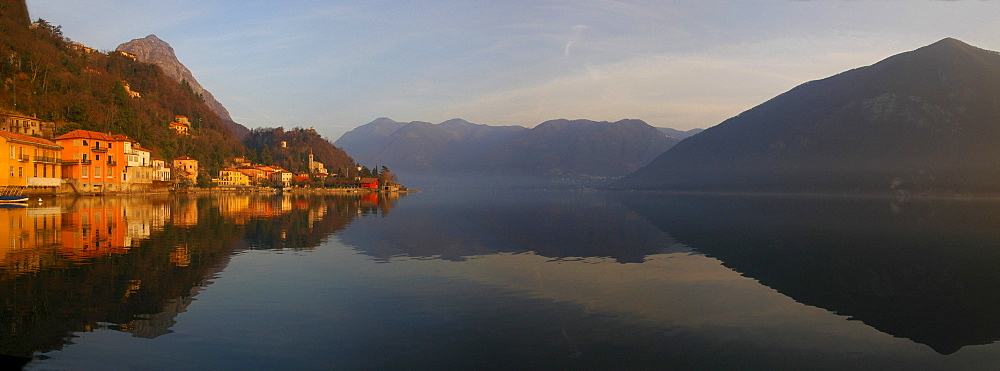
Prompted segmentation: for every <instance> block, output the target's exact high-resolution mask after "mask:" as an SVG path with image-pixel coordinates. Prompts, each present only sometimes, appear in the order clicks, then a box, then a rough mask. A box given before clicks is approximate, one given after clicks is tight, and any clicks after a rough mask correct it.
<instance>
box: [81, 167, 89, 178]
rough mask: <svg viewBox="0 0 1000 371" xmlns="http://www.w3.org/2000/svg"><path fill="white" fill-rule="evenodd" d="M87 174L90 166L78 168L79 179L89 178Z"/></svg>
mask: <svg viewBox="0 0 1000 371" xmlns="http://www.w3.org/2000/svg"><path fill="white" fill-rule="evenodd" d="M88 172H90V166H82V167H80V177H82V178H86V177H88V176H89V175H87V173H88Z"/></svg>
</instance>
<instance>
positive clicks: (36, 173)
mask: <svg viewBox="0 0 1000 371" xmlns="http://www.w3.org/2000/svg"><path fill="white" fill-rule="evenodd" d="M31 176H33V177H35V178H37V177H38V164H35V170H34V172H33V173H32V174H31Z"/></svg>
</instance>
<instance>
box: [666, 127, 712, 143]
mask: <svg viewBox="0 0 1000 371" xmlns="http://www.w3.org/2000/svg"><path fill="white" fill-rule="evenodd" d="M656 129H657V130H659V131H660V132H661V133H663V134H666V135H667V136H670V137H674V138H677V139H681V140H683V139H686V138H687V137H690V136H692V135H695V134H698V133H700V132H703V131H705V129H690V130H677V129H672V128H659V127H658V128H656Z"/></svg>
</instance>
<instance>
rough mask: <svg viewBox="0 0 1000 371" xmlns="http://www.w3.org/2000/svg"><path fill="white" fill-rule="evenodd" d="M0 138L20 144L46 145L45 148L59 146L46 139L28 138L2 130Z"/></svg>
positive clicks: (27, 136) (28, 136)
mask: <svg viewBox="0 0 1000 371" xmlns="http://www.w3.org/2000/svg"><path fill="white" fill-rule="evenodd" d="M0 137H4V138H7V139H9V140H19V141H22V142H31V143H36V144H41V145H46V146H55V147H59V145H58V144H56V142H53V141H51V140H48V139H43V138H38V137H33V136H30V135H24V134H17V133H11V132H7V131H2V130H0ZM60 148H61V147H60Z"/></svg>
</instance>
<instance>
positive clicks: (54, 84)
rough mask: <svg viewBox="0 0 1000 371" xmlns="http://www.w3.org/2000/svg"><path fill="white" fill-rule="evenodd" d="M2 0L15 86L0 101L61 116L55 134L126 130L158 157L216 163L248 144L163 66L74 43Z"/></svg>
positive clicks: (6, 76) (7, 69)
mask: <svg viewBox="0 0 1000 371" xmlns="http://www.w3.org/2000/svg"><path fill="white" fill-rule="evenodd" d="M3 4H4V7H3V12H0V54H2V55H4V56H5V57H4V58H3V59H0V81H4V82H5V84H6V85H5V89H6V91H7V92H8V93H6V94H0V109H2V110H5V111H13V112H18V113H22V114H27V115H37V117H38V118H39V119H41V120H43V121H49V122H55V123H56V133H55V134H56V135H59V134H62V133H66V132H69V131H72V130H75V129H86V130H93V131H99V132H110V133H116V134H124V135H127V136H129V137H130V138H132V139H135V140H137V141H139V142H140V143H142V145H143V147H147V148H149V149H151V150H153V153H154V155H156V156H158V157H164V158H173V157H178V156H182V155H187V156H191V157H194V158H196V159H198V160H199V161H201V162H202V164H203V166H204V168H206V169H210V170H211V169H214V170H217V169H218V167H220V166H221V165H222V163H223V161H224V159H225V158H227V157H233V156H238V155H242V154H243V152H244V151H245V148H244V147H243V144H242V143H240V142H239V141H238V140H236V138H234V137H233V136H232V135H231V134H230V132H229V130H227V129H226V128H225V126H224V124H223V123H222V120H221V119H220V118H219V117H218V115H216V114H215V113H214V112H212V111H211V110H210V109H209V108H208V106H206V105H205V104H204V103H203V102H202V101H201V100H200V99H199V98H198V97H197V96H196V95H195V94H193V93H192V92H191V91H190V90H189V89H184V88H183V87H182V86H181V84H178V83H177V82H176V81H174V80H173V79H171V78H169V77H167V76H166V75H165V74H163V72H162V71H161V69H160V68H158V67H156V66H154V65H152V64H148V63H142V62H137V61H134V60H132V59H131V58H129V57H127V56H125V55H122V54H121V53H116V52H113V53H108V54H105V53H101V52H97V51H95V50H93V49H90V48H86V47H85V46H83V45H80V44H78V43H73V42H72V41H71V40H70V39H69V38H67V37H65V36H63V34H62V30H61V28H60V27H59V26H54V25H52V24H50V23H48V22H43V21H39V22H36V23H35V24H34V25H33V26H31V27H29V25H27V24H25V23H24V16H25V15H24V14H23V12H22V11H21V10H23V9H25V7H24V2H23V1H20V2H5V3H3ZM12 9H13V11H8V10H12ZM130 92H131V93H136V92H137V93H140V95H134V94H130ZM175 115H184V116H187V117H188V118H189V119H190V121H191V123H192V128H191V129H192V135H190V136H181V135H176V134H174V133H173V132H171V131H170V129H169V128H168V124H169V122H170V121H171V120H173V118H174V117H175Z"/></svg>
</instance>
